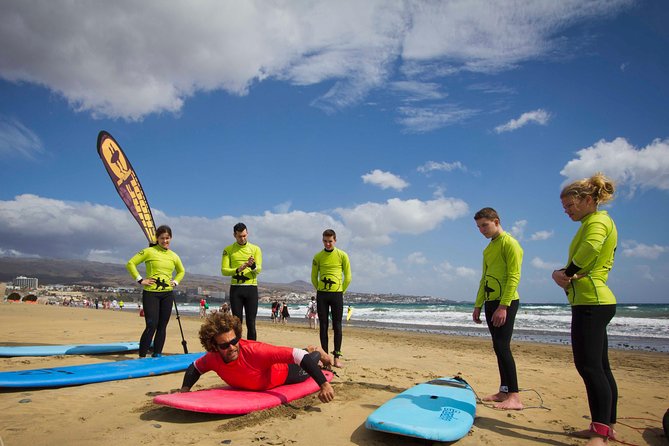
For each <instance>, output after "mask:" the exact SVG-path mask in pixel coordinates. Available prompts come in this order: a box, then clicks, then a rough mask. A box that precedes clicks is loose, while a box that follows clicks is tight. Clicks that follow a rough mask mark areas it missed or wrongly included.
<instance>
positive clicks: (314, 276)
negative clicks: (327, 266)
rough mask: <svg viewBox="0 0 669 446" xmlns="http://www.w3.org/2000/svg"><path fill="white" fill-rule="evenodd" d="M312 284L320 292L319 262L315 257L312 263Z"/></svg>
mask: <svg viewBox="0 0 669 446" xmlns="http://www.w3.org/2000/svg"><path fill="white" fill-rule="evenodd" d="M311 284H312V285H313V286H314V288H315V289H316V291H318V261H317V260H316V258H315V257H314V259H313V260H312V261H311Z"/></svg>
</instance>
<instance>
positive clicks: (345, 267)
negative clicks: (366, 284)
mask: <svg viewBox="0 0 669 446" xmlns="http://www.w3.org/2000/svg"><path fill="white" fill-rule="evenodd" d="M335 243H337V234H336V233H335V231H334V230H332V229H326V230H325V231H323V247H324V249H323V250H322V251H319V252H318V253H317V254H316V255H315V256H314V259H313V261H312V264H311V283H312V285H313V286H314V288H316V309H317V312H318V323H319V329H320V333H319V335H320V340H321V347H322V348H323V350H324V351H326V352H327V351H328V328H329V322H328V313H329V312H330V311H332V328H333V331H334V351H333V352H332V353H333V355H334V365H335V367H341V366H342V363H341V360H340V359H339V358H340V357H341V356H342V354H341V343H342V337H343V334H342V318H343V315H344V293H345V292H346V290H347V289H348V286H349V284H350V283H351V264H350V262H349V259H348V254H346V253H345V252H344V251H342V250H341V249H339V248H336V247H335Z"/></svg>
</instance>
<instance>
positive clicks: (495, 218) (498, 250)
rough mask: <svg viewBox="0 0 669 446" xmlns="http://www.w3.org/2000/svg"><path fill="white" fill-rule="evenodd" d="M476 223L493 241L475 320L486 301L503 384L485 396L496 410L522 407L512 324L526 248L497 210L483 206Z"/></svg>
mask: <svg viewBox="0 0 669 446" xmlns="http://www.w3.org/2000/svg"><path fill="white" fill-rule="evenodd" d="M474 220H475V221H476V226H477V227H478V228H479V231H480V232H481V234H483V236H484V237H485V238H487V239H490V243H489V244H488V246H487V247H486V248H485V249H484V250H483V273H482V275H481V283H480V285H479V290H478V293H477V295H476V303H475V304H474V312H473V313H472V319H474V322H476V323H477V324H480V323H481V307H482V306H483V304H484V302H485V319H486V323H487V324H488V330H489V331H490V335H491V337H492V345H493V349H494V350H495V356H497V366H498V368H499V378H500V386H499V392H497V393H496V394H494V395H490V396H487V397H484V398H483V401H494V402H496V403H497V404H495V406H494V407H495V408H496V409H512V410H520V409H522V408H523V403H522V402H521V401H520V395H519V393H518V392H519V389H518V375H517V373H516V362H515V360H514V359H513V354H512V353H511V337H512V336H513V325H514V322H515V320H516V313H517V312H518V306H519V302H520V299H519V296H518V284H519V283H520V270H521V267H522V264H523V249H522V248H521V247H520V244H519V243H518V241H516V239H515V238H513V237H512V236H511V235H510V234H508V233H507V232H504V230H503V229H502V225H501V224H500V218H499V214H498V213H497V211H495V210H494V209H493V208H483V209H481V210H480V211H478V212H477V213H476V214H475V215H474Z"/></svg>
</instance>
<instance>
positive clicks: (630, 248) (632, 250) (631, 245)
mask: <svg viewBox="0 0 669 446" xmlns="http://www.w3.org/2000/svg"><path fill="white" fill-rule="evenodd" d="M622 247H623V255H624V256H627V257H638V258H641V259H651V260H655V259H657V258H658V257H660V255H662V254H664V253H665V252H669V246H661V245H657V244H653V245H646V244H644V243H638V242H636V241H634V240H629V241H624V242H623V243H622Z"/></svg>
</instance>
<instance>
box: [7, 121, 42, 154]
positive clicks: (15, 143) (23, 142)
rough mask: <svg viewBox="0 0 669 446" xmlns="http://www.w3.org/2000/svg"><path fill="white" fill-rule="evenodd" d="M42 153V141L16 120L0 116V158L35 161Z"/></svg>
mask: <svg viewBox="0 0 669 446" xmlns="http://www.w3.org/2000/svg"><path fill="white" fill-rule="evenodd" d="M43 153H44V145H43V144H42V140H41V139H40V138H39V136H37V135H36V134H35V132H33V131H32V130H30V129H29V128H27V127H26V126H24V125H23V124H21V123H20V122H19V121H17V120H16V119H11V118H6V117H4V116H0V157H1V158H5V157H11V156H19V157H22V158H27V159H35V158H36V157H37V155H41V154H43Z"/></svg>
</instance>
